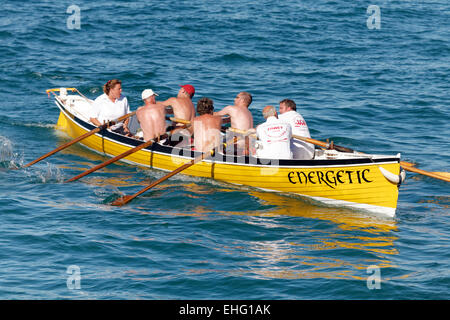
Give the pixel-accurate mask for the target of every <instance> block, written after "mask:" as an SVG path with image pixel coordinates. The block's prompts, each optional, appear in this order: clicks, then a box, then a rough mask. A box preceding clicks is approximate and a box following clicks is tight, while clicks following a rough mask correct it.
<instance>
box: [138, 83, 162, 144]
mask: <svg viewBox="0 0 450 320" xmlns="http://www.w3.org/2000/svg"><path fill="white" fill-rule="evenodd" d="M156 96H158V94H157V93H155V92H154V91H153V90H152V89H145V90H144V91H142V100H144V103H145V105H144V106H142V107H139V108H138V109H137V111H136V116H137V119H138V121H139V123H140V125H141V128H142V131H143V132H144V140H145V141H149V140H151V139H156V138H159V136H161V135H162V134H164V133H165V131H166V107H165V106H164V105H162V104H161V103H159V102H156Z"/></svg>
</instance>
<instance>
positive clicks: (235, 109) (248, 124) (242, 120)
mask: <svg viewBox="0 0 450 320" xmlns="http://www.w3.org/2000/svg"><path fill="white" fill-rule="evenodd" d="M214 114H215V115H221V116H223V115H229V116H230V119H231V127H232V128H235V129H239V130H245V131H247V130H249V129H251V128H253V116H252V113H251V112H250V110H248V108H247V107H244V106H227V107H225V108H223V109H222V110H221V111H219V112H215V113H214Z"/></svg>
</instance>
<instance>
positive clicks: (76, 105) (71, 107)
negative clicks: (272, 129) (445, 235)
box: [57, 95, 400, 160]
mask: <svg viewBox="0 0 450 320" xmlns="http://www.w3.org/2000/svg"><path fill="white" fill-rule="evenodd" d="M57 98H58V99H59V100H60V101H61V102H62V103H63V104H64V105H65V106H66V108H67V110H68V111H69V112H71V113H72V114H74V115H75V116H77V117H79V118H80V119H82V120H84V121H86V122H89V118H90V117H89V114H90V110H91V108H92V103H93V102H94V101H93V100H91V99H87V98H84V97H82V96H79V95H66V96H58V97H57ZM386 157H392V155H374V154H365V153H359V152H354V153H348V152H339V151H336V150H325V149H316V150H315V156H314V159H315V160H332V159H358V158H359V159H360V158H371V159H378V158H386ZM395 157H398V158H400V154H397V155H396V156H395Z"/></svg>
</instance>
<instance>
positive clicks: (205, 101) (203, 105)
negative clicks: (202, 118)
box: [197, 98, 214, 115]
mask: <svg viewBox="0 0 450 320" xmlns="http://www.w3.org/2000/svg"><path fill="white" fill-rule="evenodd" d="M197 113H198V114H199V115H202V114H213V113H214V102H213V101H212V100H211V99H209V98H201V99H200V100H198V101H197Z"/></svg>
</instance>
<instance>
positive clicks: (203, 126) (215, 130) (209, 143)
mask: <svg viewBox="0 0 450 320" xmlns="http://www.w3.org/2000/svg"><path fill="white" fill-rule="evenodd" d="M221 124H222V118H221V117H219V116H213V115H211V114H204V115H201V116H198V117H195V118H194V120H193V131H194V146H195V150H197V151H202V152H206V151H209V150H211V149H213V148H215V147H217V146H218V145H219V144H220V141H221V135H220V127H221Z"/></svg>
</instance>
